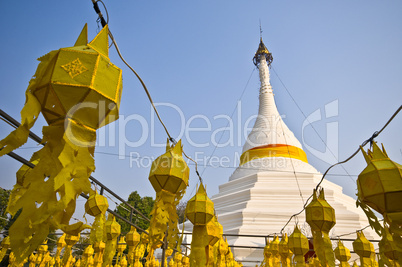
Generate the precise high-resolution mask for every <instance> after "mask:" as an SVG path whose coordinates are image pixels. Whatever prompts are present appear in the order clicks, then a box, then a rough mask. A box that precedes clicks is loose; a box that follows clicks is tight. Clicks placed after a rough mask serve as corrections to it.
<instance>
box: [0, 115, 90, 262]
mask: <svg viewBox="0 0 402 267" xmlns="http://www.w3.org/2000/svg"><path fill="white" fill-rule="evenodd" d="M70 126H71V127H72V128H73V130H74V133H75V134H76V136H80V138H81V139H86V140H88V141H92V140H94V139H95V138H96V133H95V132H91V131H88V130H86V129H85V128H83V127H81V126H79V125H77V124H75V123H71V124H70ZM43 137H44V138H43V141H44V142H45V143H46V144H45V146H44V147H43V148H42V149H41V150H39V151H38V152H36V153H34V155H33V156H32V159H37V161H38V163H37V165H36V166H35V167H34V168H33V169H29V170H27V171H26V172H25V174H24V175H23V176H22V177H21V179H20V180H19V181H18V183H17V184H16V185H15V186H14V188H13V190H12V192H11V196H10V199H9V204H8V207H7V212H9V213H10V214H11V215H13V216H14V215H15V214H16V213H17V212H18V211H19V210H20V209H22V211H21V214H20V215H19V217H18V218H17V220H16V221H15V222H14V224H13V225H12V226H11V227H10V229H9V233H10V241H11V248H12V250H13V251H14V253H15V255H16V261H17V262H18V263H20V262H21V261H22V260H23V259H24V258H27V257H28V256H29V255H30V254H31V253H32V252H33V251H34V250H35V249H36V248H37V247H38V246H39V245H40V244H41V243H42V242H43V240H45V239H46V237H47V235H48V233H49V229H57V228H59V229H62V230H63V231H64V232H65V233H68V234H71V235H77V234H78V233H79V232H81V231H82V230H83V229H86V228H90V226H88V225H86V224H83V223H82V222H78V223H75V224H72V225H69V220H70V218H71V216H72V215H73V213H74V211H75V205H76V202H75V200H76V198H77V197H78V195H80V194H81V193H82V192H85V193H89V190H90V182H89V180H88V177H89V175H90V174H91V172H92V171H93V170H94V169H95V165H94V159H93V149H92V147H82V146H79V145H77V144H75V143H73V142H71V141H70V138H69V136H68V132H67V133H66V132H65V131H64V126H45V127H43ZM28 221H29V222H30V223H29V224H27V223H26V222H28Z"/></svg>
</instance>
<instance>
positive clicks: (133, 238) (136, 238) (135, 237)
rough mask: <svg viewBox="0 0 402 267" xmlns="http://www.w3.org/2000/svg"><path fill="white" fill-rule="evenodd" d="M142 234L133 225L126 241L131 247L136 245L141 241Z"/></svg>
mask: <svg viewBox="0 0 402 267" xmlns="http://www.w3.org/2000/svg"><path fill="white" fill-rule="evenodd" d="M140 240H141V235H140V234H139V233H138V232H137V229H135V227H134V226H131V229H130V232H128V233H127V234H126V243H127V245H128V246H129V247H134V248H135V247H136V246H137V245H138V243H140Z"/></svg>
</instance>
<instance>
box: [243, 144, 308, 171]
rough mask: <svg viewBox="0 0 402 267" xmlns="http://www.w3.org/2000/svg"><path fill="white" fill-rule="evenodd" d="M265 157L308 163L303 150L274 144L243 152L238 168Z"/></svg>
mask: <svg viewBox="0 0 402 267" xmlns="http://www.w3.org/2000/svg"><path fill="white" fill-rule="evenodd" d="M267 157H284V158H294V159H299V160H301V161H304V162H306V163H308V161H307V156H306V153H305V152H304V151H303V149H301V148H298V147H295V146H289V145H282V144H275V145H266V146H259V147H254V148H252V149H249V150H247V151H245V152H244V153H243V154H242V155H241V156H240V166H241V165H243V164H245V163H247V162H249V161H251V160H254V159H259V158H267Z"/></svg>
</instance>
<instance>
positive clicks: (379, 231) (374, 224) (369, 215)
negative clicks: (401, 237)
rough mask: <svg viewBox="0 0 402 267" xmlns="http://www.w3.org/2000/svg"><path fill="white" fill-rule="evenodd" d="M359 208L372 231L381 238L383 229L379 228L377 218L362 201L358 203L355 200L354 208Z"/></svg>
mask: <svg viewBox="0 0 402 267" xmlns="http://www.w3.org/2000/svg"><path fill="white" fill-rule="evenodd" d="M359 206H360V207H361V208H362V210H363V212H364V213H365V214H366V216H367V219H368V221H369V224H370V226H371V228H372V229H374V231H375V232H376V233H377V234H378V235H379V236H382V232H383V229H382V226H381V224H380V222H379V220H378V218H377V216H375V214H374V212H373V211H372V210H371V209H370V207H369V206H367V204H366V203H364V202H363V201H360V200H359V199H357V200H356V207H359Z"/></svg>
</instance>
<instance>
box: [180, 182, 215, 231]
mask: <svg viewBox="0 0 402 267" xmlns="http://www.w3.org/2000/svg"><path fill="white" fill-rule="evenodd" d="M214 215H215V211H214V203H213V202H212V200H211V199H209V197H208V196H207V193H206V191H205V188H204V185H203V184H202V183H201V184H200V187H199V188H198V191H197V193H196V194H195V196H193V197H192V198H191V199H190V200H189V201H188V202H187V207H186V217H187V219H189V220H190V222H192V223H193V224H194V225H206V224H207V223H208V222H209V221H210V220H212V218H213V217H214Z"/></svg>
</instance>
